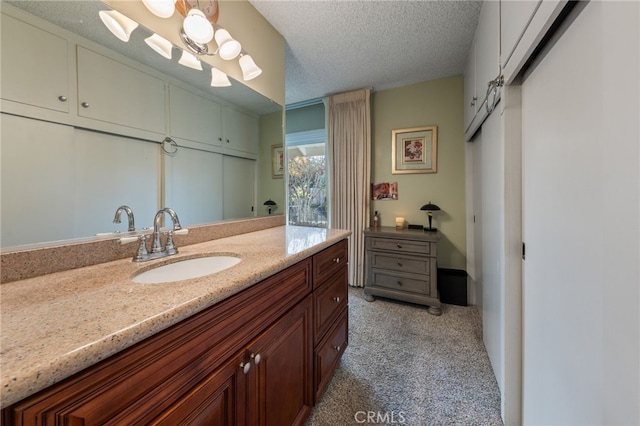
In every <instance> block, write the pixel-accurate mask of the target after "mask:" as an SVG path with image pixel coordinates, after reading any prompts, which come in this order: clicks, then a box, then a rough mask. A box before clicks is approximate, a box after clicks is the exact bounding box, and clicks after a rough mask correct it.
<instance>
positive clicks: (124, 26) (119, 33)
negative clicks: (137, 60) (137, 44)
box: [98, 10, 138, 42]
mask: <svg viewBox="0 0 640 426" xmlns="http://www.w3.org/2000/svg"><path fill="white" fill-rule="evenodd" d="M98 15H99V16H100V19H102V22H103V23H104V24H105V25H106V26H107V28H109V31H111V32H112V33H113V35H114V36H116V37H118V38H119V39H120V40H122V41H124V42H128V41H129V37H130V36H131V32H132V31H133V30H135V29H136V28H137V27H138V23H137V22H136V21H134V20H133V19H130V18H128V17H126V16H124V15H123V14H122V13H120V12H117V11H115V10H101V11H100V12H98Z"/></svg>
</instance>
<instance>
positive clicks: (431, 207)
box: [420, 201, 440, 231]
mask: <svg viewBox="0 0 640 426" xmlns="http://www.w3.org/2000/svg"><path fill="white" fill-rule="evenodd" d="M420 210H425V211H426V212H427V214H428V215H429V228H425V229H424V230H425V231H437V230H438V229H437V228H433V227H431V219H432V218H433V212H434V211H437V210H440V207H438V206H436V205H435V204H432V203H431V201H429V202H428V203H427V204H425V205H424V206H422V207H420Z"/></svg>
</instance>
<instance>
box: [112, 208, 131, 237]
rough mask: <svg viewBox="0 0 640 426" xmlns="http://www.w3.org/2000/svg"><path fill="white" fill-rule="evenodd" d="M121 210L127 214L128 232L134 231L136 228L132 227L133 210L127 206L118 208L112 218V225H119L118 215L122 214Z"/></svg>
mask: <svg viewBox="0 0 640 426" xmlns="http://www.w3.org/2000/svg"><path fill="white" fill-rule="evenodd" d="M123 210H124V211H125V212H126V213H127V218H128V219H129V229H128V231H135V230H136V227H135V225H134V219H133V210H131V207H129V206H120V207H118V210H116V215H115V216H114V217H113V223H120V215H121V214H122V211H123Z"/></svg>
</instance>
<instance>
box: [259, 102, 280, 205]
mask: <svg viewBox="0 0 640 426" xmlns="http://www.w3.org/2000/svg"><path fill="white" fill-rule="evenodd" d="M282 118H283V117H282V113H281V112H274V113H271V114H266V115H263V116H261V117H260V158H259V159H258V204H257V206H256V208H257V213H256V214H257V215H258V216H266V215H267V214H268V213H267V209H266V208H265V206H264V205H263V203H264V202H265V201H267V200H268V199H269V198H271V199H272V200H273V201H275V202H276V204H277V205H278V206H277V208H276V210H275V211H274V212H273V213H275V214H284V212H285V199H284V178H279V179H273V178H272V177H271V146H272V145H282V144H283V141H284V132H283V119H282Z"/></svg>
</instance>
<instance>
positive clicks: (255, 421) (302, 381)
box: [247, 295, 313, 426]
mask: <svg viewBox="0 0 640 426" xmlns="http://www.w3.org/2000/svg"><path fill="white" fill-rule="evenodd" d="M247 350H248V354H249V357H250V358H251V359H252V360H253V361H252V363H253V365H252V369H251V372H250V375H251V378H250V380H251V382H250V384H249V385H248V387H247V410H248V413H247V424H249V425H260V426H268V425H274V426H281V425H302V424H303V423H304V420H305V419H306V418H307V416H308V415H309V413H310V412H311V408H312V406H313V375H312V371H313V368H312V367H313V366H312V364H313V346H312V321H311V295H308V296H307V297H306V298H305V299H304V300H302V301H301V302H300V303H298V305H296V307H295V308H293V309H292V310H291V311H289V312H288V313H287V314H285V315H284V316H283V317H282V318H280V319H279V320H278V321H277V322H276V323H275V324H273V325H272V326H271V327H269V329H267V330H266V331H265V332H264V333H263V334H262V335H261V336H260V337H259V338H258V339H256V340H255V341H254V342H253V343H252V344H251V345H249V346H248V348H247Z"/></svg>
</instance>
